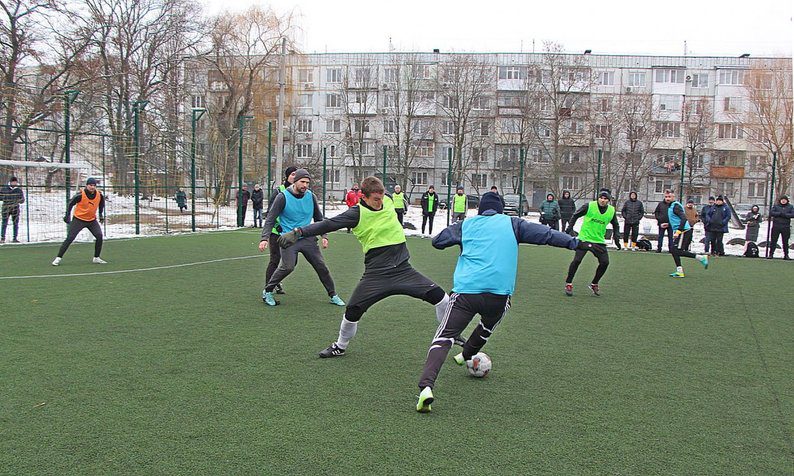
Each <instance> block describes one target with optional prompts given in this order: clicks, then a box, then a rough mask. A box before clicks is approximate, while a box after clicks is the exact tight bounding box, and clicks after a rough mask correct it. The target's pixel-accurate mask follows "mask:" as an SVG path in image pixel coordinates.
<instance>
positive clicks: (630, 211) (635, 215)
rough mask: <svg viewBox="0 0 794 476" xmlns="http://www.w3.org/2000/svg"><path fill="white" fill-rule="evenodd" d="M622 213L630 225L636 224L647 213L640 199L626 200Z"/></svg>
mask: <svg viewBox="0 0 794 476" xmlns="http://www.w3.org/2000/svg"><path fill="white" fill-rule="evenodd" d="M620 215H621V216H622V217H623V220H624V221H625V222H626V223H628V224H629V225H636V224H637V223H639V222H640V220H642V217H643V215H645V207H643V206H642V202H641V201H639V200H626V203H624V204H623V209H622V210H621V211H620Z"/></svg>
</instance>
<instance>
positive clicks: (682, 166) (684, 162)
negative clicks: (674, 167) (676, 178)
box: [678, 150, 686, 203]
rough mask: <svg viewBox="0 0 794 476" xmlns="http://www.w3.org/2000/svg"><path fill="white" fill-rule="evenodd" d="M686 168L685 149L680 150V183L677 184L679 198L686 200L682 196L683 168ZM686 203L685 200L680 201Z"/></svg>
mask: <svg viewBox="0 0 794 476" xmlns="http://www.w3.org/2000/svg"><path fill="white" fill-rule="evenodd" d="M685 169H686V150H682V151H681V184H680V185H679V186H678V190H679V193H680V194H681V200H686V197H685V196H684V170H685ZM682 203H686V202H682Z"/></svg>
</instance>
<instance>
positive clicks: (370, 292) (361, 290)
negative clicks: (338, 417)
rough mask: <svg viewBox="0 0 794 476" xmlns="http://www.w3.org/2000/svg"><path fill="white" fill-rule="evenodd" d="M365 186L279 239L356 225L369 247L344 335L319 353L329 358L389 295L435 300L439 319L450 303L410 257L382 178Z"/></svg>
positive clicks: (287, 241) (341, 332)
mask: <svg viewBox="0 0 794 476" xmlns="http://www.w3.org/2000/svg"><path fill="white" fill-rule="evenodd" d="M361 191H362V192H363V196H362V197H361V200H360V201H359V203H358V205H356V206H354V207H351V208H349V209H348V210H347V211H345V212H344V213H342V214H340V215H337V216H335V217H333V218H327V219H325V220H323V221H321V222H319V223H314V224H312V225H308V226H302V227H298V228H295V229H294V230H292V231H291V232H289V233H286V234H284V235H282V236H281V237H280V238H279V240H278V242H279V244H280V245H281V246H284V247H289V246H292V245H293V244H295V242H298V243H300V239H301V238H303V239H305V238H306V237H308V236H315V235H320V234H323V233H328V232H330V231H335V230H341V229H342V228H352V229H353V233H354V234H355V235H356V238H358V241H359V242H360V243H361V247H362V248H363V250H364V275H363V276H361V280H360V281H359V282H358V285H357V286H356V289H355V290H354V291H353V295H352V296H350V299H349V301H348V303H347V308H346V309H345V314H344V316H342V323H341V324H340V326H339V337H338V338H337V340H336V342H334V343H332V344H331V345H330V346H328V348H326V349H324V350H323V351H321V352H320V357H321V358H324V359H325V358H330V357H339V356H342V355H345V351H346V349H347V346H348V344H349V343H350V340H351V339H352V338H353V337H354V336H355V335H356V331H357V330H358V321H359V320H360V319H361V316H363V315H364V313H365V312H366V311H367V309H369V308H370V307H372V305H373V304H375V303H377V302H378V301H381V300H383V299H385V298H387V297H389V296H395V295H405V296H411V297H413V298H416V299H421V300H423V301H425V302H428V303H430V304H432V305H434V306H435V309H436V320H437V321H438V322H441V317H442V316H443V315H444V312H445V311H446V308H447V303H449V297H448V296H447V294H446V293H445V292H444V290H443V289H442V288H441V287H439V286H438V285H437V284H436V283H434V282H433V281H431V280H430V279H429V278H427V277H425V276H424V275H422V273H420V272H419V271H417V270H415V269H414V268H413V267H412V266H411V263H409V262H408V260H409V259H410V257H411V256H410V255H409V254H408V246H406V244H405V232H404V231H403V227H402V225H400V222H399V221H397V214H396V213H395V211H394V203H393V201H392V199H391V197H389V196H388V195H386V190H385V188H384V187H383V182H381V181H380V179H379V178H377V177H367V178H365V179H364V180H363V181H362V182H361ZM287 249H289V248H287ZM458 343H459V344H462V342H458Z"/></svg>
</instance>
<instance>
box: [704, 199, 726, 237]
mask: <svg viewBox="0 0 794 476" xmlns="http://www.w3.org/2000/svg"><path fill="white" fill-rule="evenodd" d="M715 214H716V215H717V217H720V218H722V220H720V221H719V222H715V221H714V219H715V218H717V217H715ZM708 217H709V219H708V222H707V223H708V225H707V226H706V228H707V229H708V231H715V232H721V233H728V222H729V221H731V210H730V209H729V208H728V205H725V204H723V205H721V206H720V205H717V204H715V205H714V206H713V207H711V208H710V209H709V211H708Z"/></svg>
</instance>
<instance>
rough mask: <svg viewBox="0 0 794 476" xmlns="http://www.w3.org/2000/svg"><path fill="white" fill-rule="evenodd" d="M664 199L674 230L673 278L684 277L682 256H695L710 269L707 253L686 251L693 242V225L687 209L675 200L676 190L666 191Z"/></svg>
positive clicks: (671, 250)
mask: <svg viewBox="0 0 794 476" xmlns="http://www.w3.org/2000/svg"><path fill="white" fill-rule="evenodd" d="M664 201H665V203H667V220H668V223H669V224H670V228H671V229H672V230H673V246H672V247H671V248H670V254H671V255H673V261H675V271H674V272H672V273H670V277H672V278H683V277H684V268H683V267H682V266H681V257H682V256H683V257H685V258H695V259H697V260H698V261H700V263H701V264H702V265H703V266H704V267H705V268H706V269H708V267H709V258H708V256H706V255H696V254H695V253H692V252H690V251H686V249H687V248H688V247H689V244H690V243H692V233H693V232H692V225H690V224H689V220H687V218H686V211H684V207H683V206H682V205H681V203H679V202H677V201H676V200H675V192H673V191H672V190H665V191H664Z"/></svg>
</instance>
